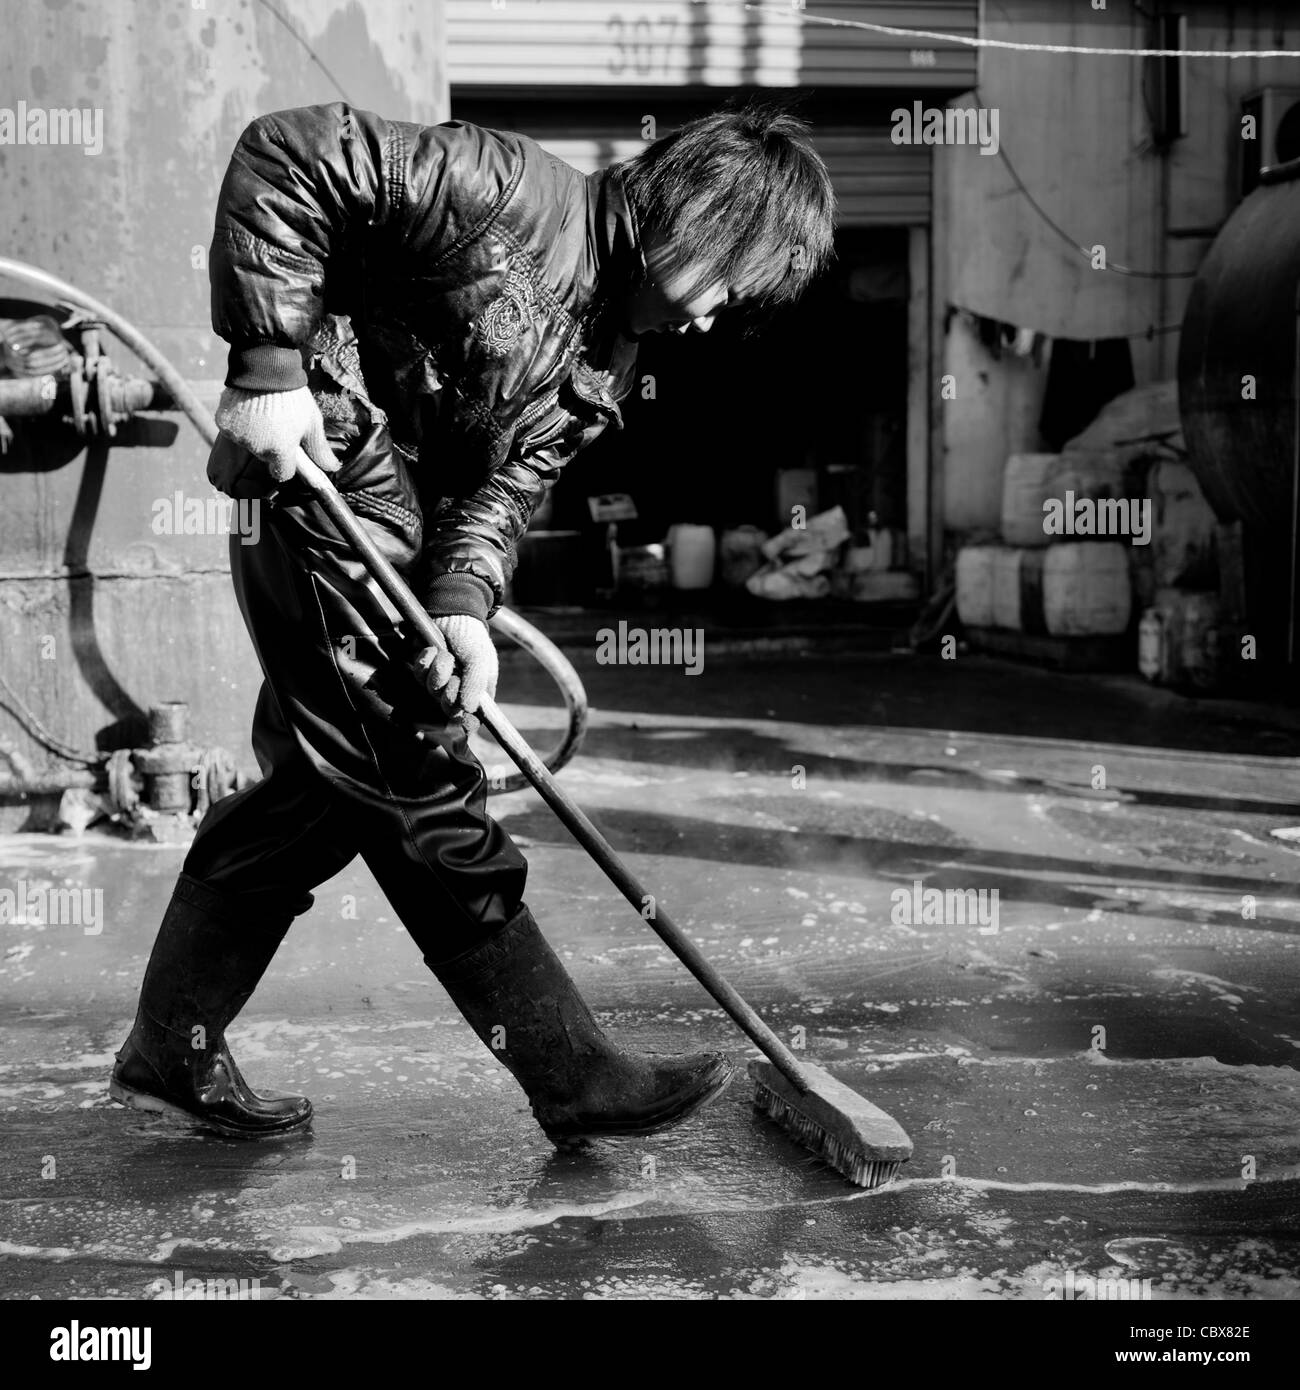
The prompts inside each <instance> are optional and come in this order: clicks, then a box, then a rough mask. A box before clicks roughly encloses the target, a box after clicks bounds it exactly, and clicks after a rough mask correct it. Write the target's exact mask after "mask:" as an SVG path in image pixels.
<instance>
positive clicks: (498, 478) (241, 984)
mask: <svg viewBox="0 0 1300 1390" xmlns="http://www.w3.org/2000/svg"><path fill="white" fill-rule="evenodd" d="M833 213H834V200H833V195H832V192H831V187H830V180H829V177H828V175H827V172H826V169H825V167H824V165H823V164H822V162H821V160H820V159H819V158H818V156H817V155H816V153H815V152H814V150H813V148H812V146H811V143H810V141H809V139H808V134H807V131H806V129H805V127H804V126H803V125H802V124H801V123H800V122H799V121H797V120H796V119H794V118H793V117H791V116H790V115H788V114H785V113H782V112H780V111H779V110H775V109H772V108H762V107H752V106H751V107H750V108H748V109H746V110H744V111H737V112H724V113H720V114H717V115H713V116H710V117H707V118H705V119H703V120H701V121H697V122H694V123H692V124H690V125H687V126H685V127H683V128H682V129H680V130H678V131H677V132H675V133H674V134H672V135H669V136H666V137H664V138H663V139H661V140H658V141H656V142H654V143H653V144H650V145H648V146H647V147H646V149H645V150H644V151H642V152H641V153H639V154H638V155H637V156H635V157H634V158H632V159H631V160H629V161H627V162H625V163H623V164H621V165H617V166H614V167H613V168H610V169H607V170H604V171H602V172H599V173H596V174H592V175H590V176H586V177H584V176H583V175H581V174H580V173H578V172H577V171H576V170H574V169H572V168H570V167H569V166H568V165H567V164H565V163H563V162H562V161H561V160H559V159H557V158H555V157H554V156H552V155H550V154H548V153H547V152H546V151H545V150H543V149H542V148H541V147H540V146H539V145H537V144H536V143H534V142H533V141H531V140H529V139H527V138H525V137H523V136H519V135H513V134H506V133H502V132H497V131H492V130H487V129H483V128H481V127H478V126H474V125H470V124H466V123H463V122H457V121H452V122H448V123H446V124H443V125H438V126H431V127H422V126H418V125H413V124H408V123H406V122H401V121H386V120H382V119H380V118H379V117H377V116H374V115H371V114H369V113H367V112H363V111H358V110H355V109H353V108H351V107H349V106H347V105H344V104H338V103H336V104H334V105H330V106H317V107H306V108H302V109H298V110H292V111H282V112H279V113H277V114H275V115H271V116H266V117H263V118H262V119H260V120H257V121H255V122H254V123H253V124H252V125H251V126H250V127H249V128H248V129H247V130H246V131H245V132H244V134H243V136H242V137H241V139H240V141H239V144H238V146H237V147H236V149H235V153H234V156H233V158H232V159H231V163H230V167H229V170H228V171H227V174H226V177H225V180H224V183H223V185H222V189H221V195H220V202H219V205H218V209H217V217H216V231H215V235H214V237H213V243H212V254H211V261H210V264H211V281H212V314H213V324H214V327H215V329H216V331H217V332H218V333H219V334H220V336H221V337H222V338H223V339H225V341H226V342H228V343H229V344H230V356H229V372H228V375H227V377H226V389H225V391H224V393H223V395H222V398H221V404H220V408H219V410H218V412H217V424H218V425H219V427H220V429H221V436H220V438H219V439H218V442H217V444H216V446H215V448H214V449H213V452H212V455H211V459H210V461H209V465H208V476H209V478H210V479H211V481H212V482H213V483H214V485H215V486H216V487H218V488H219V489H220V490H221V491H222V492H224V493H227V494H228V495H230V496H232V497H235V498H239V499H245V498H249V499H252V498H256V499H262V501H263V503H264V511H263V525H262V528H261V536H260V538H259V540H258V541H257V543H256V544H252V545H244V544H241V543H240V538H238V537H233V536H232V538H231V540H232V543H231V568H232V571H233V577H234V583H235V592H236V595H237V597H238V601H239V605H240V610H241V612H242V614H243V617H244V621H245V623H246V624H247V627H248V631H249V633H250V635H251V637H252V639H253V643H254V646H255V647H256V650H257V655H258V659H259V661H260V663H261V667H262V672H263V675H264V677H265V680H264V683H263V686H262V690H261V694H260V696H259V699H258V704H257V711H256V714H255V717H254V725H253V747H254V750H255V752H256V755H257V759H258V763H259V765H260V767H261V770H262V774H263V776H262V780H261V781H259V782H257V783H256V784H254V785H253V786H251V787H249V788H247V789H246V790H244V791H242V792H239V793H237V794H236V795H234V796H231V797H228V798H226V799H225V800H223V801H220V802H218V803H216V804H215V805H214V806H213V807H212V808H211V809H210V811H209V812H208V814H207V816H206V817H205V818H204V820H203V823H202V825H201V826H200V827H199V831H198V834H197V836H196V838H195V840H194V844H193V846H192V848H191V849H190V851H189V854H188V855H187V857H186V860H185V863H184V867H183V869H182V871H181V874H180V876H179V878H178V880H177V884H176V888H175V891H174V893H173V896H172V899H171V902H170V904H169V906H168V908H167V911H166V914H165V916H164V918H163V922H162V926H161V928H160V930H159V933H158V939H157V941H156V942H155V944H154V948H153V953H152V955H151V957H150V960H149V965H148V968H147V970H146V972H145V978H144V984H143V988H142V990H141V995H140V1003H139V1010H138V1014H137V1018H136V1022H135V1026H134V1028H133V1029H132V1032H131V1035H130V1037H129V1038H128V1039H127V1041H126V1043H125V1044H124V1045H123V1047H122V1050H121V1051H120V1052H119V1053H118V1054H117V1065H116V1066H115V1068H114V1070H113V1076H112V1081H111V1085H110V1091H111V1094H112V1095H113V1097H114V1098H115V1099H117V1100H119V1101H121V1102H122V1103H124V1104H126V1105H130V1106H135V1107H137V1108H140V1109H144V1110H153V1111H162V1112H166V1113H172V1114H179V1115H181V1116H184V1117H186V1118H187V1119H190V1120H198V1121H200V1122H202V1123H204V1124H206V1125H208V1126H210V1127H212V1128H214V1129H216V1130H219V1131H221V1132H223V1133H226V1134H234V1135H244V1136H254V1137H256V1136H266V1135H279V1134H284V1133H287V1132H290V1131H293V1130H297V1129H299V1128H301V1127H302V1126H304V1125H306V1124H307V1123H308V1122H309V1121H310V1119H311V1114H312V1108H311V1103H310V1101H308V1100H307V1099H305V1098H303V1097H298V1096H285V1097H274V1098H271V1097H263V1096H260V1095H257V1094H256V1093H254V1092H253V1091H252V1090H250V1088H249V1087H248V1085H247V1084H246V1083H245V1081H244V1079H243V1077H242V1076H241V1075H240V1072H239V1069H238V1068H237V1066H236V1065H235V1062H234V1059H233V1058H232V1057H231V1055H230V1052H229V1050H228V1048H227V1046H226V1043H225V1037H224V1034H225V1030H226V1028H227V1027H228V1026H229V1024H230V1023H231V1021H232V1020H233V1019H234V1018H235V1016H236V1015H237V1014H238V1012H239V1010H240V1009H241V1008H242V1007H243V1005H244V1004H245V1003H246V1002H247V1000H248V998H249V997H250V995H251V994H252V993H253V990H254V989H255V988H256V987H257V984H258V982H259V980H260V979H261V977H262V975H263V973H264V972H265V971H266V969H267V967H268V965H269V964H270V962H271V958H272V957H273V956H274V954H275V952H276V950H277V948H278V947H279V944H280V942H281V941H282V940H283V938H284V936H285V933H286V932H287V931H288V929H289V926H290V924H291V923H292V922H293V919H294V918H295V917H296V916H298V915H299V914H301V913H303V912H305V911H307V909H308V908H310V907H311V905H312V902H313V898H312V890H313V889H314V888H316V887H318V886H319V885H320V884H322V883H323V882H325V881H326V880H327V879H329V878H331V877H333V876H334V875H335V874H337V873H338V872H339V871H340V870H341V869H343V868H344V867H345V866H346V865H347V864H348V863H349V862H351V861H352V860H353V859H354V858H355V857H356V856H357V855H358V854H359V855H360V856H361V857H362V859H363V860H364V861H365V863H366V864H367V866H368V867H369V868H370V870H371V872H372V873H373V874H374V876H375V878H376V880H377V881H378V883H379V885H380V887H381V888H382V890H383V892H384V894H385V895H386V896H387V898H388V900H389V902H390V903H391V904H392V906H393V909H394V911H395V912H396V914H397V915H398V917H399V918H400V920H401V922H402V923H403V925H404V926H405V927H406V929H407V930H408V931H409V932H410V934H411V936H412V937H413V938H414V940H415V942H416V945H417V946H418V947H419V949H420V951H421V954H422V955H423V957H424V959H425V962H426V963H427V964H428V966H429V968H430V969H431V971H432V972H433V974H434V975H435V976H436V977H437V979H438V980H439V981H440V982H441V983H442V985H443V986H444V987H445V988H446V990H447V992H448V993H449V994H450V996H451V998H452V999H453V1001H454V1002H455V1003H456V1005H457V1007H458V1008H459V1009H460V1011H461V1012H462V1013H463V1014H464V1016H465V1018H466V1020H467V1021H468V1022H469V1024H470V1026H471V1027H472V1028H473V1029H474V1031H475V1032H476V1033H477V1035H478V1036H479V1037H480V1038H481V1039H482V1040H483V1041H484V1042H485V1043H487V1044H488V1046H489V1047H492V1048H493V1050H494V1051H495V1052H496V1054H497V1056H499V1057H500V1059H501V1061H502V1062H503V1063H504V1064H505V1065H506V1067H507V1068H508V1069H509V1070H510V1072H511V1073H512V1074H513V1075H514V1077H515V1078H516V1080H517V1081H518V1082H519V1084H520V1085H521V1086H522V1087H523V1089H524V1091H525V1093H526V1094H527V1096H528V1098H529V1101H530V1102H531V1105H532V1110H533V1114H534V1115H535V1116H536V1118H537V1120H538V1123H539V1124H540V1125H541V1126H542V1128H543V1130H544V1131H545V1132H546V1133H547V1135H549V1136H550V1137H551V1138H553V1139H555V1140H557V1141H563V1140H566V1139H569V1138H577V1137H583V1136H599V1135H616V1134H646V1133H649V1132H651V1131H653V1130H657V1129H661V1128H664V1127H665V1126H667V1125H671V1124H675V1123H677V1122H679V1121H681V1120H683V1119H684V1118H686V1116H688V1115H690V1114H691V1113H692V1112H693V1111H695V1110H696V1109H698V1108H699V1107H700V1106H701V1105H703V1104H704V1103H705V1102H706V1101H708V1100H709V1099H711V1098H712V1097H714V1096H716V1095H717V1094H718V1092H719V1091H721V1090H722V1088H723V1087H724V1086H725V1085H726V1083H727V1081H728V1079H729V1077H730V1073H731V1066H730V1063H729V1062H728V1060H727V1059H726V1058H725V1057H724V1056H722V1055H721V1054H712V1053H710V1054H699V1055H693V1056H682V1057H659V1056H648V1055H640V1054H637V1053H632V1052H628V1051H625V1050H623V1049H621V1048H619V1047H618V1046H616V1045H615V1043H614V1042H612V1041H611V1040H610V1039H609V1038H607V1037H606V1036H605V1035H604V1033H603V1032H602V1031H601V1029H600V1028H599V1027H598V1026H597V1024H596V1022H595V1020H594V1019H593V1017H592V1015H591V1013H590V1011H589V1010H588V1008H587V1006H586V1004H585V1003H584V1002H583V1000H582V998H581V996H580V995H579V994H578V992H577V990H576V989H575V987H574V985H573V982H572V981H571V980H570V978H569V976H568V974H567V973H566V971H565V969H564V967H563V965H562V964H561V963H560V960H559V959H558V957H557V956H556V955H555V953H554V951H552V949H551V948H550V946H549V945H548V944H547V941H546V939H545V938H544V937H543V936H542V934H541V932H540V931H539V930H538V927H537V924H536V923H535V922H534V920H533V917H532V915H531V913H530V912H529V910H528V907H527V906H526V905H525V903H524V900H523V899H524V884H525V877H526V873H527V865H526V863H525V860H524V858H523V855H522V854H521V853H520V851H519V850H518V848H517V847H516V846H515V845H514V844H513V843H512V842H511V840H510V837H509V836H508V835H507V834H506V833H505V831H504V830H503V829H502V828H501V827H500V826H499V825H498V824H496V822H495V821H493V820H492V818H491V817H490V816H489V815H488V814H487V810H486V793H487V788H486V785H485V777H484V773H483V769H482V767H481V766H480V764H479V763H478V761H477V760H476V759H475V758H474V756H473V755H472V754H471V752H470V751H469V747H468V729H467V724H466V717H467V716H471V715H472V714H473V712H474V710H475V709H476V708H477V707H478V704H479V702H480V700H481V699H482V698H483V696H484V695H485V694H487V695H494V693H495V685H496V678H497V659H496V651H495V648H494V646H493V643H492V638H491V635H490V632H489V630H488V621H489V619H490V618H491V616H492V614H493V613H494V612H495V611H496V609H497V608H498V607H499V606H500V604H501V602H502V599H503V592H504V589H505V586H506V583H507V582H508V580H509V577H510V574H511V572H512V570H513V566H514V557H515V546H516V543H517V542H518V540H519V538H520V537H521V536H522V534H523V533H524V531H525V529H526V528H527V526H528V522H529V519H530V517H531V516H532V513H533V511H534V509H535V508H536V506H537V504H538V503H539V501H540V500H541V498H542V497H543V496H544V494H545V492H546V490H547V489H548V488H549V487H550V486H551V484H553V483H554V482H555V480H556V478H557V476H558V475H559V472H560V470H561V469H562V468H563V467H564V465H565V463H566V462H568V460H570V459H571V458H572V457H573V456H574V455H575V454H576V453H577V452H578V450H579V449H581V448H582V447H584V446H585V445H586V444H588V443H590V442H591V441H592V440H593V439H594V438H595V437H596V436H597V435H598V434H599V433H600V432H601V431H602V430H603V429H604V428H605V427H606V426H607V425H608V424H609V423H610V422H613V423H614V424H615V425H616V426H617V427H620V428H621V426H622V419H621V415H620V410H619V401H620V400H621V399H622V398H623V397H624V396H626V394H627V393H628V391H629V390H630V389H631V386H632V379H633V367H634V364H635V359H636V353H637V343H638V340H639V339H640V338H642V337H643V336H644V335H645V334H647V333H656V332H673V333H686V332H690V331H696V332H706V331H707V330H708V329H709V328H710V327H711V325H712V324H713V322H714V320H715V319H716V318H717V316H718V315H719V314H721V313H723V312H724V311H734V310H737V309H740V310H743V311H745V312H747V313H754V312H762V311H765V310H769V309H771V308H773V307H775V306H778V305H780V304H783V303H788V302H791V301H793V300H794V299H795V298H797V297H798V295H799V294H800V293H801V292H802V291H803V289H804V287H805V286H806V285H807V284H808V283H809V281H810V280H811V279H812V278H813V277H814V276H815V275H816V274H817V273H818V272H819V271H820V270H821V269H822V268H823V266H824V265H825V263H826V262H827V260H828V259H829V256H830V254H831V242H832V225H833ZM736 405H737V408H740V409H744V408H745V403H744V402H737V403H736ZM299 446H301V447H302V448H304V449H305V450H306V452H307V453H308V454H309V455H310V456H311V458H312V459H314V460H315V461H316V462H317V463H318V464H319V465H320V466H321V467H322V468H324V469H326V470H327V471H329V472H330V473H331V474H332V475H333V478H334V482H335V484H336V486H337V487H338V489H339V491H340V492H342V493H343V494H344V495H345V497H346V499H347V501H348V503H349V505H350V506H351V507H352V509H353V510H354V511H355V512H356V513H357V514H358V515H359V516H360V517H361V518H362V519H363V521H364V523H365V525H366V527H367V529H368V531H369V532H370V534H371V536H372V538H373V540H374V542H375V544H376V545H377V546H378V547H379V548H380V550H381V551H382V552H383V554H384V555H385V556H386V557H387V558H388V559H389V560H390V561H391V562H392V564H393V565H394V566H396V567H397V569H398V571H399V572H400V573H401V574H402V575H403V577H404V578H405V579H406V580H407V582H408V583H410V584H411V585H412V587H414V588H415V590H416V592H417V594H418V595H419V596H420V598H421V601H422V602H423V603H424V605H425V607H426V608H427V609H428V612H429V613H430V615H431V616H432V617H433V618H434V621H435V623H436V625H437V627H438V628H439V630H440V631H441V633H442V634H443V636H444V638H445V639H446V644H447V649H448V650H447V651H446V652H442V651H440V650H436V649H433V648H426V649H423V650H421V649H420V645H421V644H419V643H418V642H417V641H416V640H415V639H414V638H413V637H412V636H411V634H409V633H408V632H407V631H406V630H405V629H404V627H403V624H402V622H401V621H400V619H399V618H398V615H397V614H396V612H395V610H393V609H392V607H391V606H390V605H389V603H388V601H387V600H386V599H385V598H384V597H383V595H382V594H381V593H380V592H379V590H378V589H377V588H376V586H375V585H374V584H373V583H372V582H371V581H370V580H369V579H368V577H367V574H366V571H365V570H364V568H363V566H362V565H361V563H360V561H358V560H357V559H356V558H354V556H353V554H352V553H351V551H350V549H349V547H348V545H347V544H346V542H345V541H344V539H343V538H342V537H341V536H340V535H339V534H338V533H337V532H336V531H335V530H334V528H333V526H332V525H331V523H330V522H329V520H328V518H327V517H326V515H325V513H324V512H323V511H322V510H321V508H320V507H319V506H318V505H317V504H316V503H315V501H314V500H313V499H312V496H311V494H310V492H309V491H308V490H307V488H306V486H305V484H304V483H303V482H302V481H301V480H298V479H295V476H294V473H295V468H294V463H293V458H294V454H295V451H296V450H297V448H298V447H299Z"/></svg>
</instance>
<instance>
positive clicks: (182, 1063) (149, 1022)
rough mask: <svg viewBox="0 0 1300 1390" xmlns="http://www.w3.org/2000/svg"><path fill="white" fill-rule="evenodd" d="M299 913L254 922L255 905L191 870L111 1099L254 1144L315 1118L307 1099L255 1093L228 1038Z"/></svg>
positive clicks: (172, 910) (148, 973) (163, 934)
mask: <svg viewBox="0 0 1300 1390" xmlns="http://www.w3.org/2000/svg"><path fill="white" fill-rule="evenodd" d="M308 903H310V899H308ZM295 915H296V913H294V912H288V911H286V912H284V913H282V914H276V915H275V916H274V917H273V918H272V919H271V920H269V921H268V920H257V919H256V918H255V919H253V920H250V919H249V913H248V910H247V908H246V907H243V906H242V905H240V904H237V903H236V902H235V901H234V900H232V899H230V898H227V897H226V896H225V895H224V894H222V893H219V892H217V891H216V890H215V889H212V888H210V887H208V886H207V885H206V884H203V883H200V882H199V881H198V880H197V879H193V878H190V877H189V876H188V875H186V874H182V875H181V876H180V878H179V879H177V881H176V888H175V891H174V892H173V893H172V900H171V902H170V903H169V904H168V907H167V911H166V913H165V914H164V916H163V920H162V926H161V927H160V928H159V929H158V939H157V941H155V942H154V948H153V954H152V955H151V956H150V957H149V965H148V968H147V969H146V970H145V975H144V984H143V986H142V987H141V990H140V1005H139V1009H138V1011H137V1014H136V1020H135V1027H134V1028H133V1029H132V1030H131V1036H130V1037H129V1038H127V1040H126V1042H125V1043H124V1044H123V1045H122V1050H121V1051H120V1052H119V1053H118V1054H117V1065H116V1066H115V1067H114V1068H113V1075H112V1079H111V1080H110V1081H109V1085H108V1093H109V1095H111V1096H112V1097H113V1099H114V1100H116V1101H120V1102H121V1103H122V1104H123V1105H129V1106H131V1107H133V1108H134V1109H136V1110H151V1111H157V1112H159V1113H162V1114H173V1115H181V1116H184V1117H186V1118H188V1119H192V1120H199V1121H201V1122H202V1123H203V1124H205V1125H208V1126H209V1127H211V1128H212V1129H215V1130H218V1131H220V1132H221V1133H222V1134H231V1135H238V1136H240V1137H246V1138H262V1137H264V1136H268V1135H280V1134H286V1133H289V1132H290V1131H292V1130H295V1129H299V1128H301V1127H302V1126H303V1125H305V1124H307V1122H308V1121H309V1120H310V1119H311V1113H312V1112H311V1102H310V1101H309V1100H307V1099H306V1098H305V1097H303V1096H277V1097H274V1098H272V1097H265V1096H259V1095H256V1094H254V1092H252V1091H250V1090H249V1088H248V1085H247V1083H246V1082H245V1081H244V1078H243V1077H242V1076H241V1075H240V1074H239V1068H238V1067H237V1066H236V1065H235V1060H234V1058H233V1057H232V1056H231V1055H230V1051H229V1049H228V1048H227V1047H226V1039H225V1036H224V1035H225V1030H226V1028H227V1027H228V1026H229V1025H230V1023H231V1021H232V1020H233V1019H234V1017H235V1015H236V1014H238V1013H239V1011H240V1009H242V1008H243V1007H244V1005H245V1004H246V1003H247V1002H248V998H249V996H250V995H251V994H252V993H253V990H254V989H256V988H257V983H258V981H259V980H260V979H261V978H262V976H263V974H264V973H265V972H266V967H267V966H268V965H269V964H270V963H271V958H272V956H274V955H275V952H276V949H277V948H278V947H279V945H280V942H281V941H282V940H283V939H284V935H285V933H286V932H287V931H288V930H289V926H290V923H291V922H292V921H293V918H294V916H295Z"/></svg>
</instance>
